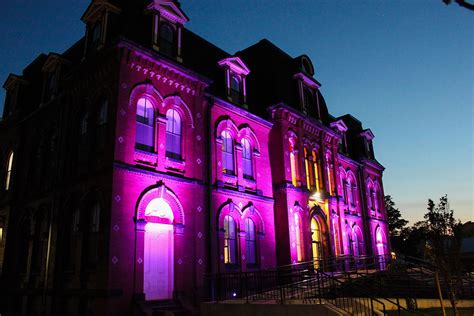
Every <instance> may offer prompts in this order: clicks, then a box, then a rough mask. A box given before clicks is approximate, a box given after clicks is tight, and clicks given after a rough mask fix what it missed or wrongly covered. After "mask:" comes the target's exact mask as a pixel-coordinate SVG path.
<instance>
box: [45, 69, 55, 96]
mask: <svg viewBox="0 0 474 316" xmlns="http://www.w3.org/2000/svg"><path fill="white" fill-rule="evenodd" d="M56 81H57V80H56V71H51V72H48V73H47V74H46V82H45V85H44V100H45V101H48V100H49V99H51V97H52V96H53V95H54V93H55V90H56Z"/></svg>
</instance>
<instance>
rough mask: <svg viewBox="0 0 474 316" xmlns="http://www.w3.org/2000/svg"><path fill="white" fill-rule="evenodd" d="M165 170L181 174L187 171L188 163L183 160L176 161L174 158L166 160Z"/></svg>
mask: <svg viewBox="0 0 474 316" xmlns="http://www.w3.org/2000/svg"><path fill="white" fill-rule="evenodd" d="M165 168H166V169H168V170H172V171H177V172H179V173H184V172H185V171H186V162H185V161H184V160H183V159H176V158H173V157H166V158H165Z"/></svg>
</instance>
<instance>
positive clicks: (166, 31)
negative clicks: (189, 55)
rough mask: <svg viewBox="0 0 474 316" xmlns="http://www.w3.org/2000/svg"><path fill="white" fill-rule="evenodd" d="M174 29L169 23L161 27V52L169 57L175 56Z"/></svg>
mask: <svg viewBox="0 0 474 316" xmlns="http://www.w3.org/2000/svg"><path fill="white" fill-rule="evenodd" d="M175 46H176V45H175V36H174V29H173V27H172V26H171V25H169V24H168V23H163V24H161V25H160V52H161V53H163V54H165V55H167V56H174V55H175V49H176V48H175Z"/></svg>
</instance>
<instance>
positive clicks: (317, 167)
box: [312, 150, 323, 192]
mask: <svg viewBox="0 0 474 316" xmlns="http://www.w3.org/2000/svg"><path fill="white" fill-rule="evenodd" d="M312 155H313V169H314V180H315V182H316V191H318V192H319V191H320V190H322V189H323V185H322V181H321V180H322V179H321V165H320V164H319V161H318V154H317V153H316V151H314V150H313V152H312Z"/></svg>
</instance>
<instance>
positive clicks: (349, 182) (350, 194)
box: [346, 177, 355, 206]
mask: <svg viewBox="0 0 474 316" xmlns="http://www.w3.org/2000/svg"><path fill="white" fill-rule="evenodd" d="M352 188H353V186H352V179H351V177H347V187H346V190H347V197H348V200H349V201H348V202H349V205H351V206H353V205H355V201H354V191H353V189H352Z"/></svg>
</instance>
